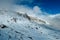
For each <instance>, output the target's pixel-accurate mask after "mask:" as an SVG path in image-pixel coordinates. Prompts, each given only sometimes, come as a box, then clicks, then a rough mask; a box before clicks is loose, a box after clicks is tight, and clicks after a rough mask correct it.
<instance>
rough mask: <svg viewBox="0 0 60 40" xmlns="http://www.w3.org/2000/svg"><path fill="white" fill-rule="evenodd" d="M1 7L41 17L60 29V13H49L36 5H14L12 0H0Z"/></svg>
mask: <svg viewBox="0 0 60 40" xmlns="http://www.w3.org/2000/svg"><path fill="white" fill-rule="evenodd" d="M0 9H3V10H4V9H9V10H13V11H16V12H20V13H27V14H28V15H31V16H34V17H39V18H40V19H43V20H45V21H47V22H48V23H49V25H52V26H53V28H56V29H58V30H60V14H55V15H49V14H48V13H46V12H43V11H42V10H41V8H40V7H38V6H34V7H33V9H32V8H29V7H28V6H26V5H14V4H12V2H8V1H7V2H6V1H5V2H4V1H2V2H1V0H0ZM43 14H45V15H43Z"/></svg>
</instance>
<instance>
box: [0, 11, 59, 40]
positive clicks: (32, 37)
mask: <svg viewBox="0 0 60 40" xmlns="http://www.w3.org/2000/svg"><path fill="white" fill-rule="evenodd" d="M50 27H52V26H51V25H48V24H47V23H46V22H45V21H44V20H41V19H38V18H35V17H31V16H28V15H27V14H22V13H19V12H13V11H7V10H0V40H60V30H55V29H54V28H50Z"/></svg>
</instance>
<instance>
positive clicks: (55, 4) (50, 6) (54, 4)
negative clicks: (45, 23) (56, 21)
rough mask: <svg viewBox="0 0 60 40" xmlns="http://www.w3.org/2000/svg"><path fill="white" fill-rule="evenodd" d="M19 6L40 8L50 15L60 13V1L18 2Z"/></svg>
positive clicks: (23, 0) (36, 0) (16, 2)
mask: <svg viewBox="0 0 60 40" xmlns="http://www.w3.org/2000/svg"><path fill="white" fill-rule="evenodd" d="M15 4H17V5H27V6H29V7H31V8H32V7H34V6H39V7H40V8H41V9H42V11H45V12H47V13H49V14H57V13H60V0H16V1H15Z"/></svg>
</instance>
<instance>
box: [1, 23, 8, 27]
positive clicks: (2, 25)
mask: <svg viewBox="0 0 60 40" xmlns="http://www.w3.org/2000/svg"><path fill="white" fill-rule="evenodd" d="M0 27H1V28H8V27H7V26H6V25H4V24H1V25H0Z"/></svg>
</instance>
